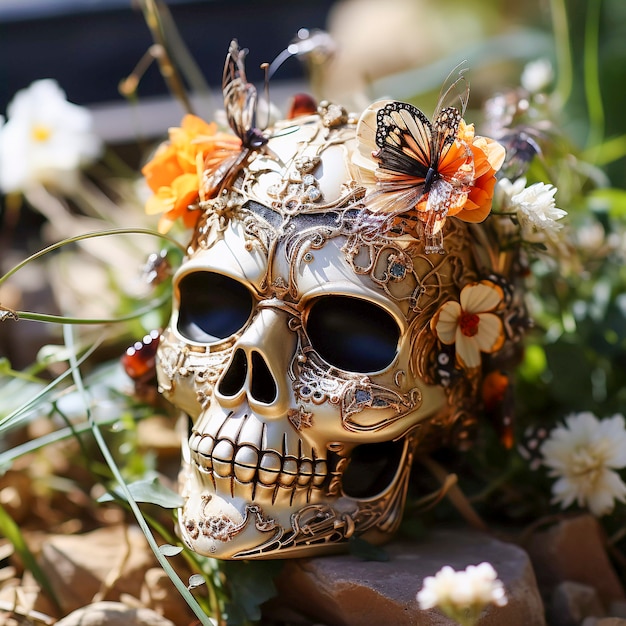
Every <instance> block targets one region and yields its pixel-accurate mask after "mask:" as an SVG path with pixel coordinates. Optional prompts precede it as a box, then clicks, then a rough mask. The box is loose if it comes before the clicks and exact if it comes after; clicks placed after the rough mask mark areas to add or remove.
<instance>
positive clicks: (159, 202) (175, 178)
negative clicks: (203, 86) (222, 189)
mask: <svg viewBox="0 0 626 626" xmlns="http://www.w3.org/2000/svg"><path fill="white" fill-rule="evenodd" d="M240 149H241V141H240V140H239V138H238V137H235V136H234V135H231V134H228V133H223V132H218V129H217V124H215V123H214V122H213V123H207V122H205V121H204V120H202V119H201V118H199V117H196V116H195V115H185V117H184V118H183V120H182V122H181V125H180V127H176V128H170V130H169V141H167V142H166V143H164V144H162V145H161V146H160V147H159V148H158V149H157V151H156V153H155V155H154V157H153V158H152V159H151V160H150V161H149V162H148V163H146V165H145V166H144V167H143V169H142V170H141V171H142V174H143V175H144V176H145V179H146V182H147V183H148V186H149V187H150V189H151V190H152V192H153V194H154V195H153V196H152V197H151V198H149V199H148V201H147V203H146V212H147V213H150V214H157V213H163V216H162V217H161V219H160V221H159V231H160V232H167V231H168V230H169V229H170V228H171V227H172V225H173V224H174V222H175V221H176V220H177V219H178V218H182V219H183V223H184V224H185V226H186V227H188V228H192V227H193V226H194V225H195V224H196V222H197V219H198V217H199V216H200V212H199V211H191V210H190V208H189V207H190V206H192V205H194V204H195V203H196V202H197V201H198V199H199V196H200V186H201V177H202V173H203V170H205V168H207V167H208V168H216V167H218V166H219V164H220V163H221V162H222V160H223V159H224V158H226V157H227V156H229V155H232V154H233V153H237V152H238V151H239V150H240Z"/></svg>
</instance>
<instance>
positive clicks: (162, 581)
mask: <svg viewBox="0 0 626 626" xmlns="http://www.w3.org/2000/svg"><path fill="white" fill-rule="evenodd" d="M139 599H140V600H141V603H142V604H143V605H144V606H146V607H149V608H151V609H152V610H153V611H156V612H157V613H158V614H159V615H162V616H163V617H165V618H167V619H170V620H172V621H173V622H175V623H180V622H182V620H183V616H185V615H188V616H189V619H188V620H187V622H188V623H191V622H192V621H193V611H192V610H191V609H190V608H189V605H188V604H187V602H185V599H184V598H183V597H182V595H181V594H180V593H178V591H177V590H176V588H175V587H174V586H173V583H172V581H171V580H170V577H169V576H168V575H167V574H166V572H165V571H164V570H163V569H162V568H161V567H153V568H152V569H149V570H148V571H147V572H146V575H145V576H144V580H143V585H142V587H141V595H140V597H139Z"/></svg>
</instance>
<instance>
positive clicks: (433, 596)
mask: <svg viewBox="0 0 626 626" xmlns="http://www.w3.org/2000/svg"><path fill="white" fill-rule="evenodd" d="M497 576H498V575H497V573H496V571H495V569H494V568H493V566H492V565H491V564H490V563H481V564H480V565H469V566H468V567H467V568H466V569H465V570H463V571H460V572H457V571H455V570H454V569H453V568H452V567H450V566H449V565H446V566H444V567H442V568H441V570H439V571H438V572H437V573H436V574H435V575H434V576H427V577H426V578H425V579H424V584H423V586H422V589H421V590H420V591H419V592H418V594H417V601H418V603H419V605H420V608H421V609H422V610H428V609H432V608H435V607H437V608H439V609H440V610H441V611H442V612H443V613H444V614H445V615H447V616H448V617H450V618H452V619H454V620H456V621H457V622H458V623H460V624H463V625H464V626H470V625H471V624H474V623H475V622H476V621H477V620H478V618H479V617H480V614H481V613H482V611H483V610H484V608H485V607H486V606H487V605H489V604H495V605H496V606H504V605H505V604H506V603H507V597H506V592H505V590H504V585H503V584H502V581H500V580H498V577H497Z"/></svg>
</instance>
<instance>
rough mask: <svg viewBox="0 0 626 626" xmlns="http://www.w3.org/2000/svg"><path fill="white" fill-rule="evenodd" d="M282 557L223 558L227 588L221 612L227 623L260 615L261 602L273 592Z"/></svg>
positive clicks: (245, 621)
mask: <svg viewBox="0 0 626 626" xmlns="http://www.w3.org/2000/svg"><path fill="white" fill-rule="evenodd" d="M282 566H283V564H282V561H224V563H222V564H221V569H222V571H223V573H224V576H225V578H226V581H227V583H228V587H229V590H230V602H227V603H226V606H225V608H224V613H225V614H226V615H227V618H228V626H239V625H243V624H248V623H249V622H251V621H252V622H254V621H258V620H260V619H261V605H262V604H263V603H264V602H267V601H268V600H269V599H270V598H273V597H274V596H275V595H276V587H275V586H274V577H275V576H276V575H277V574H278V572H279V571H280V569H281V568H282Z"/></svg>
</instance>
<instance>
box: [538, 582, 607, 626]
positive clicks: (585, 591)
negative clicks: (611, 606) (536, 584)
mask: <svg viewBox="0 0 626 626" xmlns="http://www.w3.org/2000/svg"><path fill="white" fill-rule="evenodd" d="M605 615H606V611H605V610H604V607H603V606H602V602H601V601H600V598H599V597H598V592H597V591H596V590H595V589H594V588H593V587H590V586H589V585H583V584H581V583H575V582H572V581H569V580H566V581H564V582H562V583H559V584H558V585H557V586H556V588H555V589H554V591H553V593H552V601H551V603H550V607H549V609H548V621H549V622H550V626H578V625H579V624H580V622H581V621H582V620H583V619H584V618H586V617H604V616H605Z"/></svg>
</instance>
